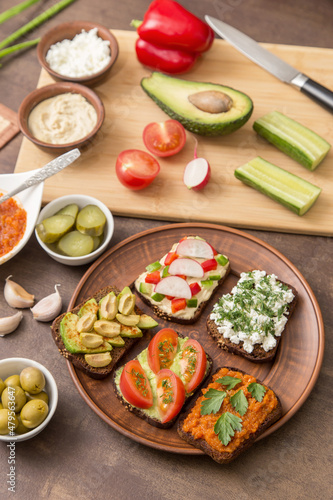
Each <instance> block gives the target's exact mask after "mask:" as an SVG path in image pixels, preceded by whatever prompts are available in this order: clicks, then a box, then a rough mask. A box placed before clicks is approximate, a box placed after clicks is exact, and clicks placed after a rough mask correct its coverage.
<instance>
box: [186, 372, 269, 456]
mask: <svg viewBox="0 0 333 500" xmlns="http://www.w3.org/2000/svg"><path fill="white" fill-rule="evenodd" d="M224 376H230V377H236V378H239V379H241V382H240V383H239V384H238V385H237V386H236V387H235V389H232V390H229V391H228V396H227V397H226V398H225V399H224V400H223V403H222V406H221V409H220V410H219V411H218V412H217V413H211V414H210V415H201V411H200V409H201V403H202V401H203V400H204V399H205V397H204V394H205V393H206V392H207V391H208V389H217V390H221V389H223V386H222V385H221V384H220V383H218V382H216V380H217V379H219V378H222V377H224ZM252 382H256V379H255V377H252V376H251V375H246V374H243V373H241V372H238V371H233V370H229V369H228V368H222V369H221V370H219V371H218V372H217V373H216V374H215V375H214V376H213V382H211V383H210V384H209V385H208V386H207V388H206V389H202V393H203V396H201V397H199V398H198V400H197V402H196V404H195V406H194V407H193V409H192V411H191V412H190V413H189V415H188V416H187V418H186V419H185V421H184V425H183V429H184V431H185V432H190V433H191V434H192V436H193V437H194V438H195V439H204V440H205V441H206V442H207V443H208V444H209V445H210V446H211V447H212V448H213V449H214V450H217V451H219V452H221V453H223V452H230V453H232V452H233V451H234V450H236V449H237V448H238V447H239V446H241V444H242V443H243V441H244V440H246V439H248V438H249V437H250V436H251V434H253V433H255V432H256V431H257V430H258V428H259V426H260V425H261V424H262V423H263V422H264V421H265V419H266V418H267V417H268V415H269V414H270V413H271V412H272V411H273V410H274V408H275V407H276V406H277V404H278V400H277V398H276V396H275V394H274V392H273V391H272V390H271V389H268V388H266V387H265V388H266V393H265V396H264V398H263V400H262V402H258V401H256V400H255V399H254V398H253V397H252V395H251V393H250V392H249V391H248V390H247V386H248V385H249V384H250V383H252ZM239 389H242V390H243V391H244V394H245V396H246V398H247V400H248V403H249V406H248V410H247V412H246V413H245V415H244V416H243V417H242V421H243V422H242V430H241V431H235V435H234V437H233V438H232V439H231V441H230V443H229V444H228V445H227V446H224V445H223V444H222V443H221V441H220V440H219V438H218V436H217V434H215V432H214V425H215V423H216V421H217V419H218V418H219V417H220V415H221V414H222V413H224V412H225V411H228V412H230V413H233V414H235V415H237V412H236V411H235V409H234V408H233V407H232V405H231V403H230V397H231V396H232V395H233V394H235V392H237V391H238V390H239Z"/></svg>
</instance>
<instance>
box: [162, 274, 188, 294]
mask: <svg viewBox="0 0 333 500" xmlns="http://www.w3.org/2000/svg"><path fill="white" fill-rule="evenodd" d="M155 292H156V293H162V294H163V295H170V296H171V297H178V298H182V299H190V298H191V297H192V293H191V288H190V287H189V285H188V283H187V282H186V281H185V280H184V279H183V278H180V277H179V276H167V277H166V278H163V279H161V281H159V282H158V283H157V285H156V286H155Z"/></svg>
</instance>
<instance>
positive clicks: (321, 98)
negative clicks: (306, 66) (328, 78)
mask: <svg viewBox="0 0 333 500" xmlns="http://www.w3.org/2000/svg"><path fill="white" fill-rule="evenodd" d="M300 90H301V92H304V94H307V95H308V96H309V97H311V99H313V100H314V101H316V102H317V103H319V104H321V106H323V107H324V108H326V109H327V110H328V111H330V112H331V113H333V92H332V91H331V90H329V89H327V88H326V87H323V86H322V85H320V83H317V82H315V81H314V80H311V78H308V79H307V80H305V82H304V84H303V85H302V87H301V89H300Z"/></svg>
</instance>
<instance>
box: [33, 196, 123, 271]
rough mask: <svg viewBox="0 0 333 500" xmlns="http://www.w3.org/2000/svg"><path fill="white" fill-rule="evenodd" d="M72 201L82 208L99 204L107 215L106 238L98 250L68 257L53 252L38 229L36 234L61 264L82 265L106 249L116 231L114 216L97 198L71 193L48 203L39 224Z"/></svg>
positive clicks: (45, 248)
mask: <svg viewBox="0 0 333 500" xmlns="http://www.w3.org/2000/svg"><path fill="white" fill-rule="evenodd" d="M70 203H76V204H77V205H78V206H79V208H80V209H81V208H83V207H85V206H86V205H97V206H98V207H99V208H100V209H101V210H102V212H103V213H104V215H105V217H106V224H105V228H104V240H103V242H102V243H101V245H100V246H99V247H98V248H96V250H94V251H93V252H91V253H89V254H87V255H83V256H82V257H68V256H67V255H61V254H59V253H56V252H53V250H50V248H49V247H48V246H47V245H46V244H45V243H43V241H42V240H41V239H40V237H39V236H38V233H37V231H36V230H35V235H36V238H37V241H38V243H39V244H40V246H41V247H42V248H43V249H44V250H45V252H46V253H47V254H49V256H50V257H52V259H54V260H56V261H57V262H60V263H61V264H66V265H67V266H82V265H84V264H89V262H92V261H93V260H95V259H97V257H99V256H100V255H102V253H103V252H104V251H105V250H106V248H107V246H108V244H109V243H110V240H111V238H112V235H113V231H114V222H113V216H112V213H111V212H110V210H109V209H108V207H107V206H106V205H104V203H102V202H101V201H99V200H98V199H97V198H93V197H92V196H86V195H84V194H69V195H67V196H62V197H61V198H56V199H55V200H53V201H51V202H50V203H48V204H47V205H46V206H45V207H44V208H43V209H42V210H41V212H40V214H39V217H38V219H37V224H39V223H40V222H42V220H44V219H46V218H47V217H51V215H54V214H55V213H56V212H58V210H60V209H61V208H63V207H65V206H66V205H69V204H70Z"/></svg>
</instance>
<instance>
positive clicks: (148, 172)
mask: <svg viewBox="0 0 333 500" xmlns="http://www.w3.org/2000/svg"><path fill="white" fill-rule="evenodd" d="M159 171H160V165H159V163H158V161H157V160H156V159H155V158H153V157H152V156H151V155H150V154H149V153H146V152H145V151H140V150H139V149H126V150H125V151H122V152H121V153H120V154H119V156H118V158H117V162H116V174H117V177H118V179H119V180H120V182H121V183H122V184H123V185H124V186H126V187H127V188H129V189H133V190H139V189H143V188H145V187H147V186H149V184H150V183H151V182H153V180H154V179H155V177H156V176H157V174H158V173H159Z"/></svg>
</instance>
